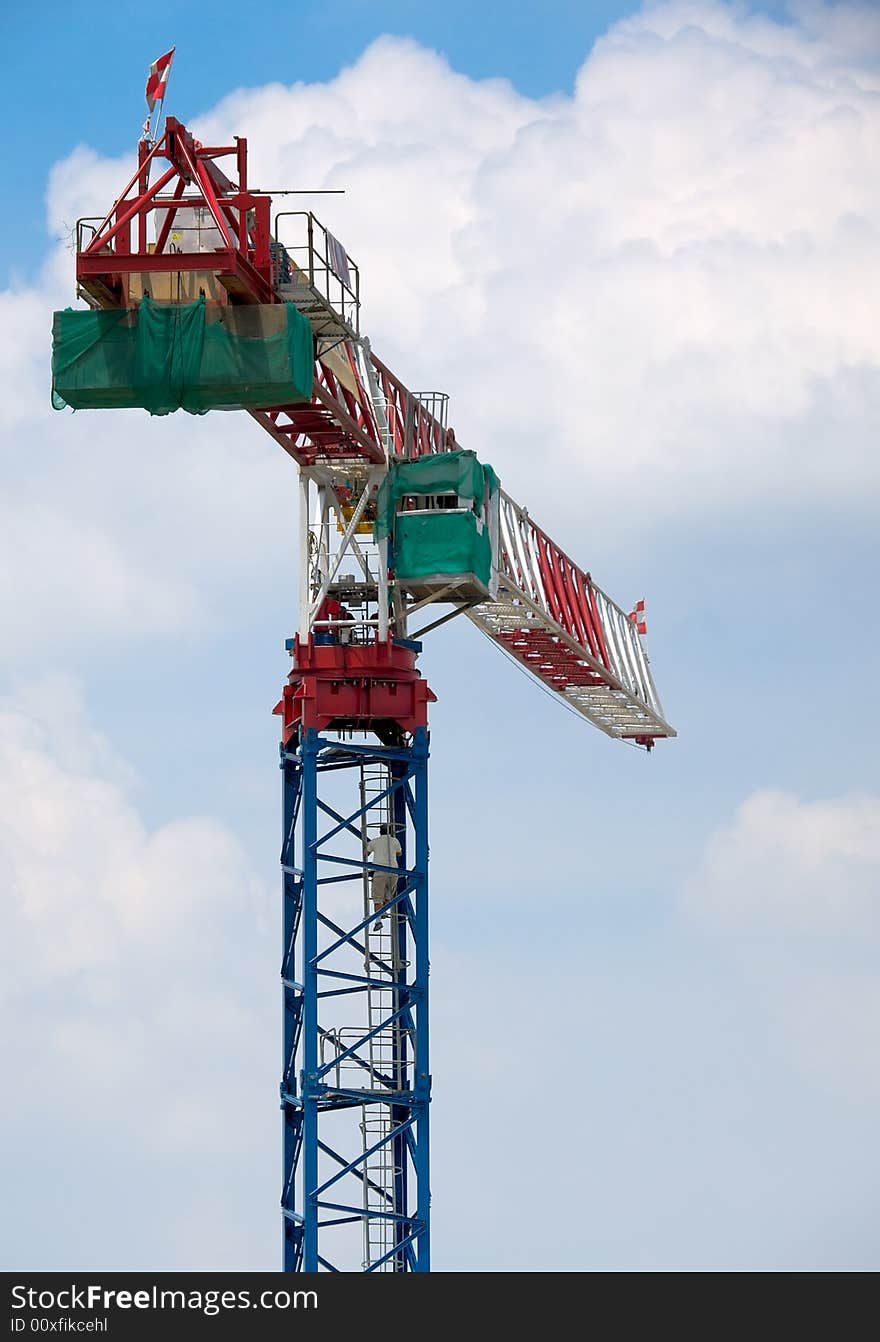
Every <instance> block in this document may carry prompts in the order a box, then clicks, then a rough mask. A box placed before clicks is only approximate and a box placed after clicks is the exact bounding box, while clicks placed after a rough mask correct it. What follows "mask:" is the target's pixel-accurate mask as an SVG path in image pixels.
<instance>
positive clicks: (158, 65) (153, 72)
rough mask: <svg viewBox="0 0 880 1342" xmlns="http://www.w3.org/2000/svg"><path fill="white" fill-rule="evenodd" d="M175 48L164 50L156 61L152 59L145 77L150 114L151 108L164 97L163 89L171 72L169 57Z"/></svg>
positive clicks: (166, 85) (151, 112)
mask: <svg viewBox="0 0 880 1342" xmlns="http://www.w3.org/2000/svg"><path fill="white" fill-rule="evenodd" d="M174 51H175V48H174V47H172V48H171V50H170V51H166V52H165V55H164V56H160V57H159V59H158V60H157V61H153V64H152V65H151V66H150V74H149V78H148V79H147V106H148V107H149V109H150V115H151V116H152V114H153V108H154V107H155V106H156V103H160V102H162V100H163V98H164V97H165V90H166V88H167V87H168V76H169V74H170V73H171V58H172V56H173V55H174Z"/></svg>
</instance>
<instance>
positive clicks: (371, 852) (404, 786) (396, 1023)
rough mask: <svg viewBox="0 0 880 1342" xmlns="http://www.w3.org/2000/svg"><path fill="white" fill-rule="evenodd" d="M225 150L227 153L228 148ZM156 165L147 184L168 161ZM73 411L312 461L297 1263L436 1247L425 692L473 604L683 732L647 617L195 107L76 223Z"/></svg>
mask: <svg viewBox="0 0 880 1342" xmlns="http://www.w3.org/2000/svg"><path fill="white" fill-rule="evenodd" d="M221 161H224V162H225V164H226V168H227V171H228V172H229V173H231V174H232V176H229V175H227V171H224V170H223V168H221V166H220V162H221ZM151 178H152V181H151ZM76 278H77V294H78V297H80V298H82V299H84V300H85V303H86V305H87V306H86V307H85V308H80V309H77V310H67V311H64V312H59V313H56V314H55V319H54V328H53V400H54V404H55V405H56V407H57V408H61V407H62V406H64V405H68V406H72V407H73V408H74V409H100V408H122V407H140V408H146V409H148V410H150V411H151V412H152V413H153V414H164V413H169V412H171V411H173V410H176V409H179V408H182V409H185V410H189V411H191V412H194V413H195V412H203V411H205V410H208V409H213V408H223V409H231V408H235V409H241V410H245V411H247V413H248V414H249V415H250V416H251V418H252V419H253V420H254V421H255V422H256V423H257V424H258V425H259V426H260V427H261V428H262V429H263V430H264V431H265V432H266V433H267V434H269V435H270V436H271V437H272V438H273V439H274V441H275V442H276V443H277V444H278V445H279V446H280V447H281V448H282V449H283V450H284V452H286V453H287V455H288V456H289V457H290V458H291V459H292V461H293V462H294V463H295V465H296V467H297V468H298V474H299V524H298V560H299V612H298V624H297V628H296V630H295V632H294V633H293V637H292V638H291V639H290V640H289V641H288V643H287V649H288V651H289V653H290V658H291V661H290V671H289V675H288V676H287V680H286V683H285V684H284V686H283V692H282V695H281V698H280V700H279V702H278V704H277V706H276V708H275V712H276V713H277V714H278V715H279V718H280V725H281V759H280V767H281V774H282V797H283V804H282V841H281V872H282V905H283V939H282V948H281V983H282V998H283V1047H282V1070H281V1084H280V1107H281V1113H282V1132H283V1169H282V1191H281V1212H282V1239H283V1266H284V1269H285V1270H286V1271H306V1272H310V1271H318V1270H324V1271H343V1270H363V1271H366V1272H426V1271H428V1270H429V1269H430V1263H431V1258H430V1195H429V1114H430V1091H431V1073H430V1067H429V1032H428V1027H429V1020H428V792H427V780H428V752H429V736H428V706H429V704H430V703H431V702H432V701H433V700H434V698H435V696H434V694H433V693H432V691H431V690H430V689H429V687H428V684H427V682H426V680H425V679H424V678H423V676H422V674H421V671H420V670H419V666H418V663H419V657H420V654H421V652H422V646H423V638H424V637H425V635H427V634H428V633H429V632H430V631H431V630H433V629H436V628H437V627H438V626H439V625H441V624H443V623H445V622H446V621H447V620H449V619H452V618H453V617H456V616H458V615H460V614H463V615H464V616H465V618H466V619H468V620H470V621H471V622H472V623H473V624H475V625H476V626H477V628H478V629H480V630H481V631H482V632H483V633H484V634H485V635H486V636H487V637H488V638H490V639H491V640H492V641H493V642H494V643H496V644H497V645H498V646H500V647H501V648H502V649H503V650H504V651H505V653H506V654H507V655H508V656H509V657H510V658H512V659H513V660H514V661H515V662H517V663H518V664H519V665H520V666H521V667H523V668H524V669H525V670H526V671H527V672H528V674H529V676H530V677H531V678H533V680H534V681H536V682H537V683H539V684H540V685H543V686H544V687H545V688H546V689H547V690H549V691H550V692H551V693H552V694H553V695H555V696H556V697H558V698H559V699H560V700H562V701H563V702H564V703H566V704H567V705H568V706H569V707H570V708H571V709H572V710H573V711H575V712H576V713H578V714H580V715H581V716H582V717H583V718H585V719H586V720H587V721H589V722H591V723H593V724H594V725H595V726H596V727H598V728H599V729H600V730H601V731H602V732H604V733H606V734H607V735H609V736H611V737H616V738H619V739H621V740H624V741H629V742H632V743H635V744H637V745H640V746H643V747H645V748H647V749H650V748H651V747H652V746H653V745H654V743H655V742H656V741H657V740H659V739H662V738H668V737H672V736H674V735H675V732H674V731H673V729H672V728H671V727H670V726H669V724H668V723H667V722H666V720H665V718H664V716H663V711H662V708H661V704H660V700H659V698H658V696H657V691H656V689H655V686H654V681H653V678H652V674H651V669H650V666H649V662H648V657H647V655H646V652H645V648H644V640H643V634H644V623H643V618H642V608H641V606H640V607H639V609H638V610H636V611H635V612H626V611H625V610H624V608H623V607H621V606H619V605H617V604H616V603H615V602H614V601H613V600H612V599H611V598H610V597H609V596H608V595H606V593H605V592H604V591H602V589H601V588H600V587H599V586H598V585H597V584H596V583H595V582H594V581H593V579H592V577H591V575H590V574H589V572H587V571H585V570H584V569H582V568H581V567H580V566H579V565H578V564H577V563H576V562H575V560H573V559H572V558H570V557H569V556H568V555H567V554H566V553H564V551H563V550H562V549H560V547H559V546H558V545H556V544H555V542H554V541H553V540H552V539H551V537H550V535H549V534H548V533H547V532H546V531H545V530H544V529H543V528H542V527H541V526H539V525H538V523H537V522H536V521H535V520H534V519H533V518H532V517H531V516H530V514H529V513H528V512H527V510H526V509H525V508H523V507H522V506H520V504H518V503H517V502H516V501H515V500H514V499H513V498H512V497H511V496H510V495H509V494H508V493H507V492H506V491H505V490H504V489H503V488H502V487H501V482H500V481H499V479H498V477H497V475H496V474H495V471H494V470H493V469H492V467H491V466H490V465H489V464H488V463H485V462H483V461H481V460H480V459H479V458H478V456H477V454H476V453H475V452H474V451H473V450H469V449H465V448H463V447H462V446H461V445H460V444H459V443H458V442H457V440H456V438H455V434H454V432H453V430H452V429H451V428H450V427H449V425H448V423H447V398H446V396H445V395H443V394H440V393H414V392H411V391H410V390H408V388H407V387H406V385H405V384H404V383H403V382H402V381H401V380H400V379H399V378H398V377H397V376H396V375H395V374H394V373H393V372H392V371H391V369H390V368H388V367H387V366H386V365H385V364H384V363H383V362H382V360H381V359H380V358H379V357H378V356H377V355H376V354H375V353H374V352H373V351H372V349H371V347H370V343H369V341H368V339H367V338H366V336H365V335H364V334H362V332H361V326H360V307H361V303H360V273H359V269H358V266H357V264H356V262H355V261H354V259H353V258H352V257H351V256H350V255H349V254H348V252H347V251H346V250H345V248H344V247H343V246H342V244H341V243H340V242H339V241H338V239H336V238H335V237H334V236H333V235H332V234H331V233H330V232H329V231H328V230H327V229H326V228H325V227H324V226H323V225H322V224H321V223H320V221H319V220H318V219H317V218H316V217H315V215H314V214H313V213H312V212H311V211H310V210H297V211H292V210H283V209H282V210H279V211H278V212H276V213H274V214H273V209H272V198H271V196H270V195H269V194H268V193H266V192H263V191H260V190H257V189H254V188H252V187H251V186H250V184H249V180H248V148H247V141H246V140H245V139H243V138H240V137H235V138H234V142H233V143H232V144H227V145H204V144H201V143H200V142H199V141H198V140H197V139H196V138H195V137H194V136H193V135H192V134H191V133H190V132H189V131H188V130H187V129H186V127H185V126H184V125H183V124H182V123H181V122H179V121H178V120H176V119H175V118H174V117H168V118H167V121H166V122H165V126H164V130H163V132H162V134H161V135H159V136H158V137H157V138H155V139H150V138H145V139H143V140H142V141H141V143H140V144H139V147H138V160H137V167H136V170H135V172H134V174H133V176H132V178H131V180H130V181H129V182H128V184H127V185H126V186H125V188H124V189H123V190H122V192H121V193H120V195H119V196H118V197H117V198H116V199H115V200H114V201H113V203H112V205H111V206H110V208H109V210H108V211H107V213H106V215H104V216H103V217H96V218H92V219H81V220H79V221H78V223H77V247H76Z"/></svg>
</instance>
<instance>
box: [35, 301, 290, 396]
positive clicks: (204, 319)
mask: <svg viewBox="0 0 880 1342" xmlns="http://www.w3.org/2000/svg"><path fill="white" fill-rule="evenodd" d="M314 360H315V348H314V339H313V336H312V328H311V326H310V325H309V323H308V321H307V320H306V318H305V317H304V316H303V315H302V313H300V312H298V311H297V309H296V307H294V305H293V304H292V303H283V304H282V303H277V304H254V305H248V306H244V305H243V306H239V307H228V308H216V307H212V309H211V310H210V314H209V313H208V312H206V306H205V300H204V298H199V299H198V301H197V302H195V303H177V304H169V303H155V302H153V300H152V299H151V298H150V297H149V296H148V295H145V296H144V297H143V299H142V300H141V302H140V305H139V306H138V307H137V308H121V309H118V310H112V311H99V312H83V311H76V310H74V309H72V308H68V309H66V310H65V311H64V312H56V313H55V318H54V322H53V327H52V404H53V405H54V406H55V408H56V410H59V409H61V408H63V407H64V406H65V405H69V406H72V407H73V409H74V410H94V409H107V408H123V407H140V408H142V409H144V410H149V412H150V414H151V415H167V414H170V413H171V412H172V411H174V410H181V409H182V410H188V411H189V413H190V414H194V415H199V414H203V413H204V412H205V411H206V410H211V409H217V408H220V407H224V408H226V407H229V408H233V407H237V406H250V407H256V406H273V405H287V404H289V403H291V402H296V401H308V400H310V399H311V395H312V376H313V367H314Z"/></svg>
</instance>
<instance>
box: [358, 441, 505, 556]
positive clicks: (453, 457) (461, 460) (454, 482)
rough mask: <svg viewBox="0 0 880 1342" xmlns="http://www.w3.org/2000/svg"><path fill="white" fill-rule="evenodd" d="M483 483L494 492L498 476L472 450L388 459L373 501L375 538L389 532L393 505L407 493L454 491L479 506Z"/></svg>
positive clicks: (391, 526)
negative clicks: (374, 503) (389, 461)
mask: <svg viewBox="0 0 880 1342" xmlns="http://www.w3.org/2000/svg"><path fill="white" fill-rule="evenodd" d="M487 485H488V487H489V493H490V494H494V493H495V491H496V490H497V488H498V477H497V476H496V474H495V472H494V471H493V470H492V467H491V466H484V465H482V463H481V462H479V461H477V454H476V452H465V451H458V452H438V453H437V454H436V456H430V457H419V458H418V460H416V461H395V462H392V463H391V466H390V468H389V471H388V474H387V475H386V477H385V479H384V480H383V481H382V484H381V486H380V489H379V496H378V498H377V500H376V522H375V525H374V527H373V534H374V536H375V539H376V540H377V541H380V540H384V538H385V537H386V536H390V535H391V532H392V531H393V529H394V514H395V512H396V511H397V504H398V502H399V500H400V499H402V498H405V497H406V495H407V494H458V495H460V497H461V498H465V499H474V500H475V501H476V502H477V505H478V507H479V508H481V507H482V504H483V495H484V491H485V487H486V486H487ZM433 571H436V570H433Z"/></svg>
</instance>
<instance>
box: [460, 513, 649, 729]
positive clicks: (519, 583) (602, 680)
mask: <svg viewBox="0 0 880 1342" xmlns="http://www.w3.org/2000/svg"><path fill="white" fill-rule="evenodd" d="M466 614H467V616H468V619H470V620H472V621H473V622H474V624H476V625H478V626H479V628H480V629H482V630H483V632H484V633H486V634H488V635H489V637H490V638H491V639H493V640H494V641H495V642H496V643H498V644H500V645H501V647H503V648H504V649H505V651H506V652H508V653H510V654H511V656H513V657H515V658H516V660H517V661H518V662H519V663H520V665H521V666H524V667H525V668H526V669H527V670H528V671H530V672H531V673H532V675H534V676H535V677H536V678H537V679H538V680H540V681H541V682H542V683H543V684H544V685H546V686H548V687H549V688H550V689H551V690H555V691H556V692H557V693H558V694H560V695H561V696H562V697H563V698H564V699H565V700H566V701H567V702H568V703H569V704H570V705H571V706H572V707H573V708H575V709H577V711H578V712H579V713H583V715H584V717H585V718H588V719H589V720H590V722H592V723H594V724H595V726H597V727H599V728H601V730H602V731H603V732H607V734H608V735H609V736H617V737H623V738H625V739H629V740H634V741H637V742H639V743H640V744H647V743H648V742H649V741H654V740H655V739H657V738H658V737H667V736H674V735H675V732H674V731H673V729H672V728H671V727H670V726H669V724H668V723H667V722H666V721H665V720H664V718H663V710H662V707H661V704H660V700H659V698H658V695H657V691H656V689H655V686H654V680H653V677H652V675H651V670H650V666H649V664H648V657H647V654H646V652H645V650H644V648H643V646H642V643H641V640H640V638H639V635H638V630H637V628H636V626H635V625H634V624H633V623H632V621H631V620H630V619H629V617H628V616H627V615H626V614H625V613H624V612H623V610H621V608H620V606H618V605H616V603H615V602H613V601H612V600H611V598H610V597H609V596H606V594H605V593H604V592H603V591H602V589H601V588H600V587H597V586H596V584H595V583H594V582H593V580H592V578H591V577H590V575H589V573H585V572H584V571H583V570H582V569H580V568H579V567H578V566H577V564H575V563H574V562H573V561H572V560H571V559H569V557H568V555H567V554H565V553H564V551H562V550H560V549H559V547H558V546H557V545H555V544H554V542H553V541H552V540H551V539H550V537H549V536H548V535H547V534H546V532H544V531H542V530H541V528H540V527H539V526H537V525H536V523H535V522H533V521H532V519H531V517H529V515H528V513H527V511H526V510H525V509H524V508H521V507H519V505H518V504H516V503H514V501H513V499H512V498H511V497H510V495H509V494H507V493H505V492H504V491H503V490H502V493H501V555H500V581H499V586H498V597H497V600H495V601H487V602H485V603H483V604H482V605H479V606H475V607H473V608H472V609H471V610H468V611H467V612H466Z"/></svg>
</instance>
